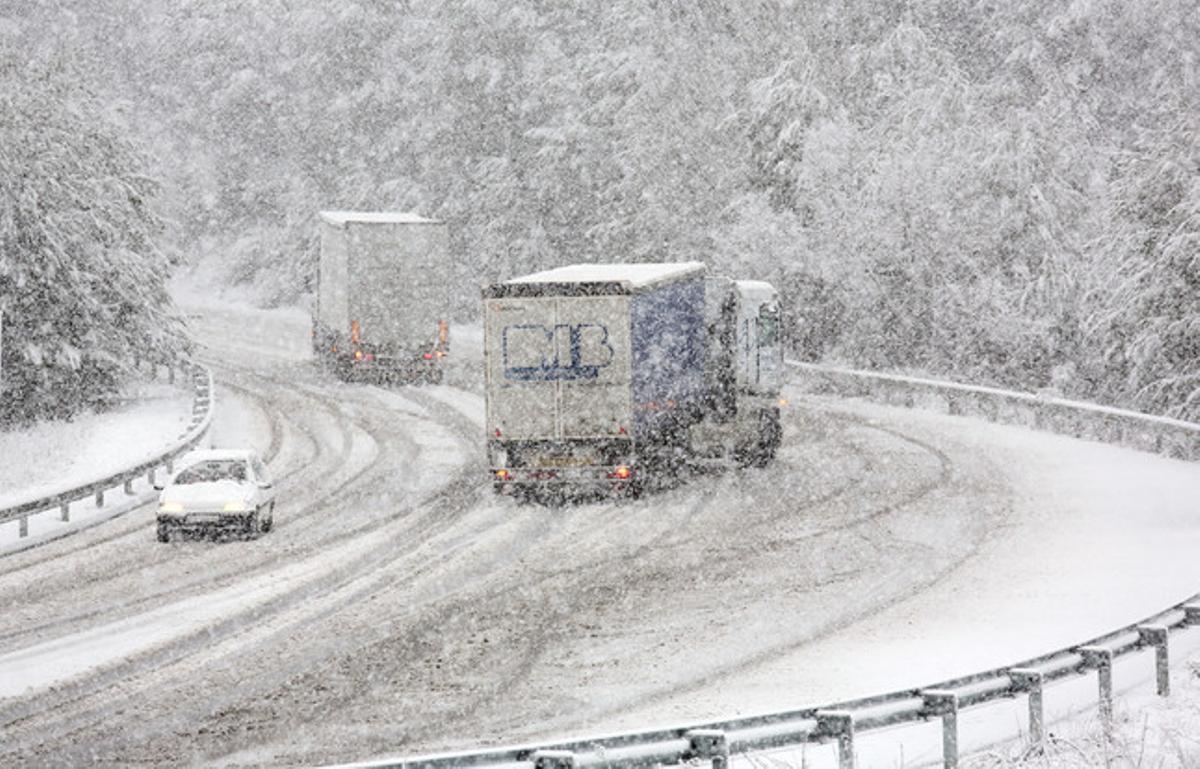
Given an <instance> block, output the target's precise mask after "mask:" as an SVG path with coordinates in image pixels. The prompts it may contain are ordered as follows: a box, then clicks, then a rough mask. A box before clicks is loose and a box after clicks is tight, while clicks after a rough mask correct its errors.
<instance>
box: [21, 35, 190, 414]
mask: <svg viewBox="0 0 1200 769" xmlns="http://www.w3.org/2000/svg"><path fill="white" fill-rule="evenodd" d="M140 166H141V161H140V159H139V157H138V154H137V152H136V150H135V149H134V147H133V146H132V145H131V144H130V143H129V142H128V141H127V140H126V139H125V138H124V137H123V136H121V135H120V134H119V132H118V131H116V130H115V129H114V128H113V127H112V126H111V125H110V124H109V123H107V122H106V120H105V119H104V118H103V116H102V114H101V110H100V108H99V105H98V104H97V102H96V101H95V99H94V98H93V97H92V96H91V95H90V94H88V93H87V92H86V91H85V90H83V89H82V87H80V86H79V85H78V79H77V78H76V77H75V76H74V74H73V73H72V71H71V70H70V68H69V66H68V64H67V63H66V62H65V61H62V60H60V61H58V62H55V63H52V64H44V65H30V64H29V63H28V62H27V61H26V60H23V59H21V58H19V57H17V56H16V55H15V52H13V51H11V50H8V49H3V48H0V297H2V299H0V304H2V305H4V306H5V320H4V327H3V334H4V341H3V355H4V361H3V372H4V381H3V398H0V423H4V422H13V421H26V420H30V419H36V418H45V417H65V416H69V415H71V414H73V413H75V412H76V411H78V410H79V409H81V408H83V407H85V406H89V405H103V404H104V403H105V402H106V401H107V400H108V399H111V398H112V397H113V396H114V395H115V394H116V393H117V391H118V389H119V387H120V384H121V382H122V380H123V378H124V377H126V376H127V375H128V374H129V373H130V371H131V367H132V365H133V363H134V361H135V360H136V359H139V358H142V359H153V358H158V359H169V358H172V357H175V356H177V355H178V354H179V353H180V351H181V348H182V345H183V337H182V334H181V324H180V321H179V320H178V319H177V318H176V317H175V316H174V314H173V312H172V309H171V303H170V299H169V297H168V295H167V293H166V289H165V281H166V278H167V270H168V267H169V265H168V262H167V259H166V258H165V257H164V255H163V254H162V253H161V252H160V250H159V249H158V247H157V246H156V242H157V238H158V237H159V235H160V229H161V226H160V223H159V221H158V219H157V218H156V217H155V215H154V214H153V212H152V210H151V208H150V205H151V203H150V201H151V198H152V196H153V195H154V193H155V191H156V189H157V185H156V184H155V183H154V182H152V181H151V180H150V179H148V178H146V177H145V176H144V175H142V174H141V172H140Z"/></svg>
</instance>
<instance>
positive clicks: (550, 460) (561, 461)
mask: <svg viewBox="0 0 1200 769" xmlns="http://www.w3.org/2000/svg"><path fill="white" fill-rule="evenodd" d="M535 464H536V466H537V467H587V466H588V465H590V464H592V462H591V458H590V457H579V456H573V455H570V454H565V455H564V454H556V455H549V456H540V457H538V460H537V462H536V463H535Z"/></svg>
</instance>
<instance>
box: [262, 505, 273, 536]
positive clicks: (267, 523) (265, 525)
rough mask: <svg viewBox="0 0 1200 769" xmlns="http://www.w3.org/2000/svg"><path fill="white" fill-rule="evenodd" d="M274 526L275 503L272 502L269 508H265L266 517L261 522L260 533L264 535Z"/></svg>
mask: <svg viewBox="0 0 1200 769" xmlns="http://www.w3.org/2000/svg"><path fill="white" fill-rule="evenodd" d="M274 525H275V503H274V502H272V503H271V506H270V507H268V508H267V517H266V518H265V519H264V520H263V522H262V532H263V533H264V534H266V533H267V532H268V531H270V530H271V527H272V526H274Z"/></svg>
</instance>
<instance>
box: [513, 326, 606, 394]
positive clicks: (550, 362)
mask: <svg viewBox="0 0 1200 769" xmlns="http://www.w3.org/2000/svg"><path fill="white" fill-rule="evenodd" d="M510 336H511V337H513V341H514V342H518V341H519V342H520V344H519V346H518V350H519V352H518V355H520V354H522V353H524V356H525V357H526V358H527V359H525V360H517V361H513V360H512V359H511V358H510V356H509V344H510V341H509V337H510ZM585 338H587V341H588V344H587V349H586V351H585V349H584V347H585V346H584V341H585ZM564 342H565V345H564V344H563V343H564ZM501 345H502V351H503V355H504V378H505V379H509V380H513V381H516V382H574V381H580V380H588V379H596V378H597V377H599V376H600V370H601V369H603V368H605V367H607V366H609V365H610V364H611V363H612V362H613V358H614V357H615V356H616V352H615V351H614V350H613V348H612V345H611V344H609V341H608V328H607V327H606V326H602V325H600V324H598V323H576V324H568V323H560V324H557V325H555V326H541V325H535V324H522V325H515V326H505V328H504V331H503V333H502V334H501ZM514 346H517V345H514ZM564 347H565V349H566V350H567V351H569V352H568V355H567V360H566V361H564V360H562V355H561V354H560V353H561V352H562V351H564Z"/></svg>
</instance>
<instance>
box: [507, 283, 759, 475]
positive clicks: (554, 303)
mask: <svg viewBox="0 0 1200 769" xmlns="http://www.w3.org/2000/svg"><path fill="white" fill-rule="evenodd" d="M483 304H484V358H485V360H484V366H485V377H486V383H485V389H486V401H487V406H486V430H487V454H488V460H489V465H490V472H491V477H492V481H493V487H494V489H495V490H496V491H497V492H499V493H520V494H535V493H537V492H538V491H539V490H546V489H547V487H556V488H561V489H563V490H573V489H579V490H582V489H586V488H592V489H596V490H601V491H609V492H615V493H624V494H628V495H637V494H638V493H639V492H640V491H641V490H642V488H643V487H644V484H645V482H646V481H648V480H651V479H653V478H654V477H656V476H659V475H663V474H671V473H675V472H678V471H679V470H680V469H682V468H683V467H684V466H685V465H687V464H689V463H693V462H696V461H701V460H703V461H715V462H718V463H728V464H737V465H742V466H748V465H764V464H766V463H768V462H769V461H770V460H771V459H772V458H773V457H774V455H775V450H776V449H777V448H778V446H779V443H780V440H781V436H782V431H781V427H780V419H779V387H780V378H781V371H782V367H781V361H782V358H781V351H780V342H779V338H778V327H779V302H778V296H777V294H776V291H775V289H774V288H773V287H772V286H771V285H770V284H768V283H763V282H761V281H739V280H731V279H728V278H720V277H709V276H708V274H707V270H706V268H705V266H704V264H703V263H700V262H681V263H668V264H577V265H571V266H567V267H560V268H557V269H553V270H547V271H544V272H538V273H535V274H532V275H527V276H525V277H520V278H514V279H512V280H507V281H504V282H502V283H496V284H493V285H490V286H487V287H485V288H484V290H483Z"/></svg>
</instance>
